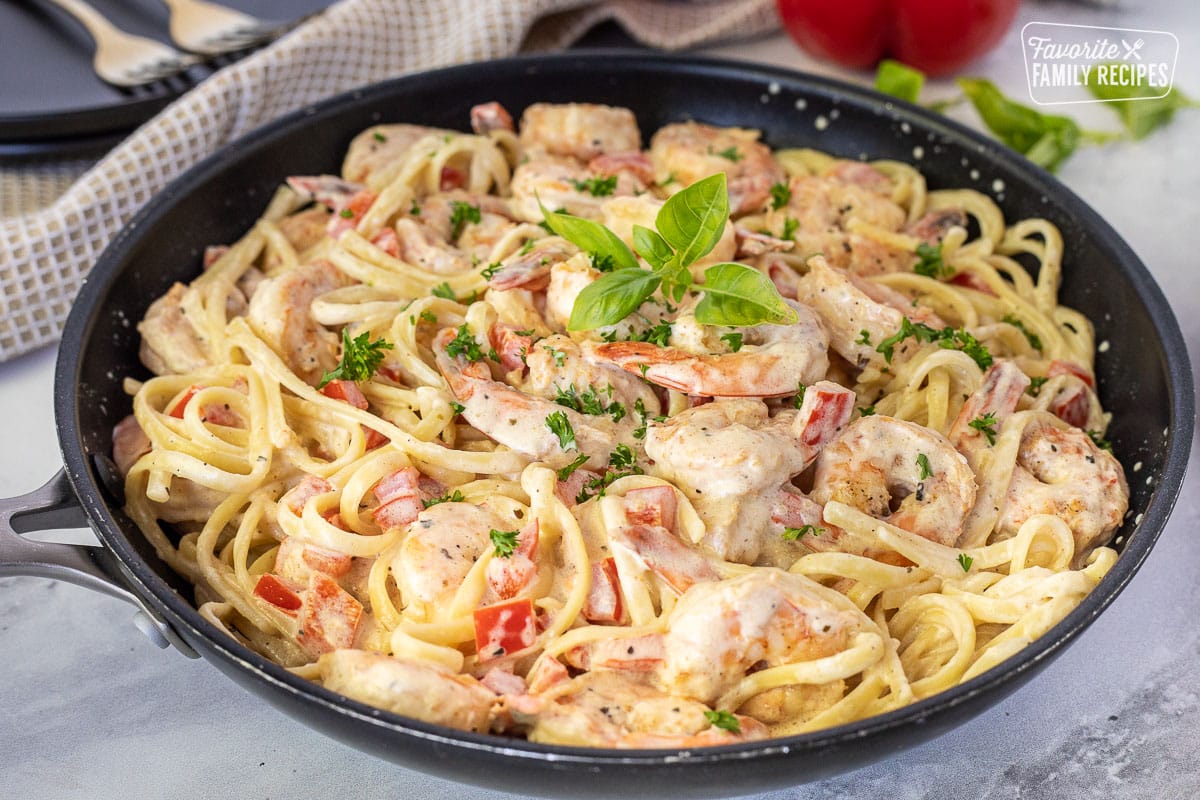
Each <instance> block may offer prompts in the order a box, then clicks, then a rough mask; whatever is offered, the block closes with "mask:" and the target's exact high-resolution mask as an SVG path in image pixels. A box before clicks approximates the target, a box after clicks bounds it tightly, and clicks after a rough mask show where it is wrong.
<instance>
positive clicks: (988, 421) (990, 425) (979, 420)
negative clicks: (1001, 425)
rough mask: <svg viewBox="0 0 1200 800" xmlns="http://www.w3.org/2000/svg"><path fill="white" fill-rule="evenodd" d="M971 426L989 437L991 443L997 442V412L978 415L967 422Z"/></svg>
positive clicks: (988, 440) (988, 441)
mask: <svg viewBox="0 0 1200 800" xmlns="http://www.w3.org/2000/svg"><path fill="white" fill-rule="evenodd" d="M967 425H969V426H970V427H972V428H974V429H975V430H977V431H979V432H980V433H982V434H983V435H984V436H986V437H987V443H988V444H989V445H992V444H995V443H996V412H995V411H989V412H988V413H986V414H984V415H983V416H982V417H976V418H975V419H973V420H971V421H970V422H968V423H967Z"/></svg>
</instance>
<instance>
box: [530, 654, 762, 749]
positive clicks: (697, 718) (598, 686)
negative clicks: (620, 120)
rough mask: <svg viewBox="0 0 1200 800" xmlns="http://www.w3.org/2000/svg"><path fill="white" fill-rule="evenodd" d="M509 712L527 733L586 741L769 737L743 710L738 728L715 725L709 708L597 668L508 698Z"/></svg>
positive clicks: (675, 743)
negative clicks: (546, 689)
mask: <svg viewBox="0 0 1200 800" xmlns="http://www.w3.org/2000/svg"><path fill="white" fill-rule="evenodd" d="M506 701H507V705H508V708H507V709H506V710H508V711H509V712H511V713H512V715H513V717H514V718H515V719H516V720H517V721H518V722H520V723H523V724H525V725H527V726H530V729H529V734H528V738H529V740H530V741H532V742H544V743H547V744H568V745H572V744H573V745H583V746H587V747H596V746H601V747H605V746H607V747H659V748H680V747H703V746H708V745H721V744H735V743H737V742H741V741H753V740H757V739H764V738H766V736H767V729H766V726H764V725H763V724H762V723H760V722H758V721H757V720H755V719H752V718H750V717H745V716H738V718H737V719H738V722H739V731H738V732H737V733H733V732H731V731H727V730H723V729H721V728H717V727H714V726H713V724H712V722H711V721H710V720H709V719H708V718H707V717H706V716H705V712H706V711H709V710H710V709H709V708H708V706H706V705H704V704H703V703H700V702H697V701H696V700H693V699H691V698H688V697H680V696H675V695H669V694H665V693H663V692H662V691H660V690H658V689H656V688H654V687H653V686H651V685H648V684H647V683H646V682H644V681H641V680H639V679H638V678H637V677H635V676H630V675H628V674H625V673H621V672H614V671H611V670H598V671H594V672H587V673H584V674H583V675H580V676H578V677H576V678H573V679H571V680H570V681H569V682H568V683H566V684H565V685H555V686H554V687H553V693H552V694H547V695H546V696H540V695H537V694H528V695H519V696H516V697H508V698H506Z"/></svg>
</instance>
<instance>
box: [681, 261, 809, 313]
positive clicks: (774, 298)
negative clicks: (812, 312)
mask: <svg viewBox="0 0 1200 800" xmlns="http://www.w3.org/2000/svg"><path fill="white" fill-rule="evenodd" d="M701 288H703V289H704V297H703V298H701V300H700V302H699V303H698V304H697V305H696V321H697V322H701V323H703V324H705V325H730V326H733V327H737V328H741V327H746V326H748V325H758V324H760V323H763V322H770V323H773V324H776V325H785V324H790V323H793V322H796V320H798V319H799V315H798V314H796V309H794V308H792V307H791V306H789V305H788V304H787V303H786V302H784V299H783V298H782V297H781V296H780V295H779V290H778V289H776V288H775V284H773V283H771V279H770V278H768V277H767V276H766V275H763V274H762V273H761V272H759V271H758V270H756V269H753V268H751V267H747V266H746V265H745V264H732V263H723V264H716V265H714V266H711V267H709V268H708V269H706V270H705V271H704V286H703V287H701Z"/></svg>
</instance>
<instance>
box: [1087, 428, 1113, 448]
mask: <svg viewBox="0 0 1200 800" xmlns="http://www.w3.org/2000/svg"><path fill="white" fill-rule="evenodd" d="M1087 435H1088V438H1089V439H1091V440H1092V444H1094V445H1096V447H1099V448H1100V449H1101V450H1107V451H1108V452H1110V453H1111V452H1112V442H1110V441H1109V440H1108V439H1105V438H1104V437H1103V436H1101V435H1100V431H1088V432H1087Z"/></svg>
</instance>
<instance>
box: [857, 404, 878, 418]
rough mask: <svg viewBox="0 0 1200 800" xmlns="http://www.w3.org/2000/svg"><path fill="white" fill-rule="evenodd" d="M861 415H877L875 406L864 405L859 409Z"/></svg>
mask: <svg viewBox="0 0 1200 800" xmlns="http://www.w3.org/2000/svg"><path fill="white" fill-rule="evenodd" d="M858 413H859V416H863V417H873V416H875V406H862V407H861V408H859V409H858Z"/></svg>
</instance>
